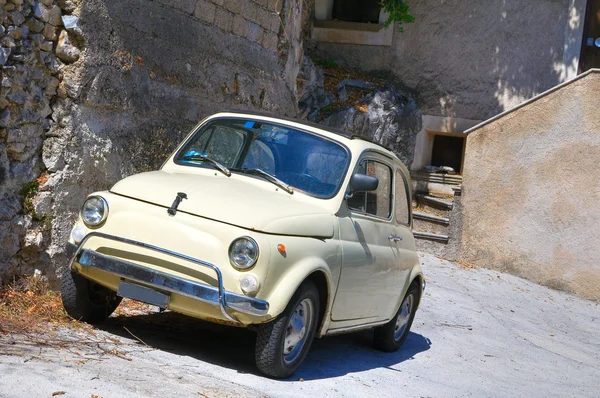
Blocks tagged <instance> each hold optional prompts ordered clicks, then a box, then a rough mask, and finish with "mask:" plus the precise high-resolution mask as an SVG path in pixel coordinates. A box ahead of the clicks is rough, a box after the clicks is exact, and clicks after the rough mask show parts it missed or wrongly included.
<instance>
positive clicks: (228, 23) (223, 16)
mask: <svg viewBox="0 0 600 398" xmlns="http://www.w3.org/2000/svg"><path fill="white" fill-rule="evenodd" d="M215 25H217V26H218V27H219V28H221V29H223V30H224V31H226V32H231V28H232V27H233V14H232V13H230V12H229V11H227V10H224V9H222V8H220V7H219V8H217V10H216V12H215Z"/></svg>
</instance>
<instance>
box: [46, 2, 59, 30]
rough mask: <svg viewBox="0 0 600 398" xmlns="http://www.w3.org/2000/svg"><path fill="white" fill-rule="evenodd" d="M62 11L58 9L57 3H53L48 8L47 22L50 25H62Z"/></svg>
mask: <svg viewBox="0 0 600 398" xmlns="http://www.w3.org/2000/svg"><path fill="white" fill-rule="evenodd" d="M61 17H62V11H61V10H60V7H59V6H57V5H53V6H52V8H50V15H49V17H48V22H49V23H50V24H51V25H54V26H60V25H62V19H61Z"/></svg>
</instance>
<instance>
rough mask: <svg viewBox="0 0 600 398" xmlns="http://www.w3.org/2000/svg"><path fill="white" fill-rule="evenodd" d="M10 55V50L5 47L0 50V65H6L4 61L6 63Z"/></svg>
mask: <svg viewBox="0 0 600 398" xmlns="http://www.w3.org/2000/svg"><path fill="white" fill-rule="evenodd" d="M10 53H11V49H10V48H6V47H2V48H0V65H4V64H6V61H8V57H10Z"/></svg>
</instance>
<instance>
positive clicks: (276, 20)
mask: <svg viewBox="0 0 600 398" xmlns="http://www.w3.org/2000/svg"><path fill="white" fill-rule="evenodd" d="M281 24H282V22H281V18H280V17H279V14H274V17H273V19H271V26H269V30H270V31H271V32H275V33H279V32H280V31H281Z"/></svg>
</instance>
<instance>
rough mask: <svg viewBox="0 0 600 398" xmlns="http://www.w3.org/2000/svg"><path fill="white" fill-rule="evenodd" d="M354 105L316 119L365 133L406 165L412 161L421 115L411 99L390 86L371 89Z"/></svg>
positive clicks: (350, 131) (351, 130)
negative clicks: (358, 104) (355, 106)
mask: <svg viewBox="0 0 600 398" xmlns="http://www.w3.org/2000/svg"><path fill="white" fill-rule="evenodd" d="M361 105H362V106H360V109H364V108H365V107H366V112H363V111H361V110H357V109H356V108H354V107H348V108H346V109H342V110H339V111H337V112H334V113H332V114H331V115H330V116H328V117H327V118H326V119H324V120H322V121H321V122H320V123H322V124H325V125H327V126H331V127H337V128H341V129H342V130H345V131H347V132H349V133H352V134H356V135H360V136H363V137H367V138H369V139H371V140H373V141H375V142H378V143H379V144H381V145H383V146H384V147H386V148H387V149H389V150H391V151H392V152H394V153H395V154H396V155H398V157H399V158H400V160H401V161H402V162H403V163H404V164H405V165H407V167H408V166H410V164H411V163H412V160H413V156H414V152H415V142H416V137H417V133H418V132H419V131H420V130H421V126H422V117H421V112H420V111H419V109H418V108H417V104H416V103H415V101H414V100H413V99H411V98H409V97H407V96H405V95H404V94H402V93H400V92H399V91H398V90H397V89H396V88H394V87H392V86H388V87H385V88H383V89H375V90H373V91H372V92H370V93H369V94H367V96H366V97H365V98H363V100H362V101H361Z"/></svg>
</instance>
